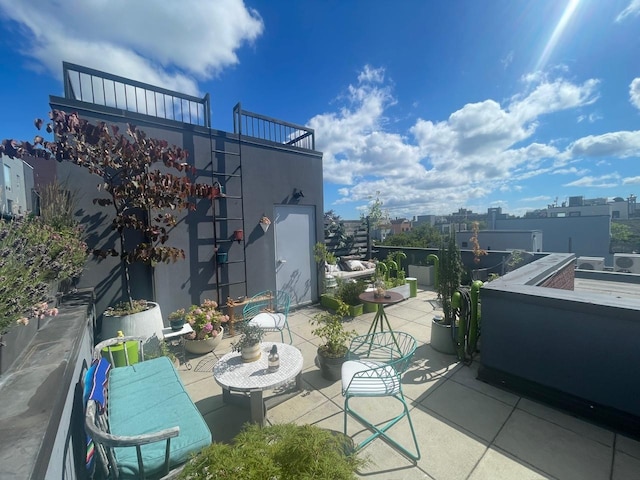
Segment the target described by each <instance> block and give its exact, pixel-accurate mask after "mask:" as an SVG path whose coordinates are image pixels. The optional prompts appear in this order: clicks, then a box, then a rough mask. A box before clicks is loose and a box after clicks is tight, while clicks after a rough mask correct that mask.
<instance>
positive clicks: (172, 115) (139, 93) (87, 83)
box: [62, 62, 211, 128]
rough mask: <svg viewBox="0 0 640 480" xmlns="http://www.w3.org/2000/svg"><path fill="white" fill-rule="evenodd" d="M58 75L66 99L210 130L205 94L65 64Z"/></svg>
mask: <svg viewBox="0 0 640 480" xmlns="http://www.w3.org/2000/svg"><path fill="white" fill-rule="evenodd" d="M62 73H63V79H64V96H65V98H67V99H71V100H80V101H82V102H89V103H93V104H95V105H103V106H106V107H114V108H119V109H122V110H128V111H131V112H136V113H141V114H143V115H150V116H153V117H157V118H164V119H167V120H175V121H178V122H182V123H189V124H192V125H200V126H203V127H207V128H211V108H210V100H209V94H208V93H207V94H206V95H205V96H204V97H203V98H198V97H194V96H191V95H185V94H183V93H178V92H174V91H172V90H167V89H165V88H161V87H156V86H153V85H149V84H147V83H142V82H137V81H135V80H130V79H128V78H124V77H119V76H117V75H112V74H109V73H106V72H101V71H99V70H94V69H92V68H87V67H83V66H80V65H75V64H72V63H68V62H63V64H62Z"/></svg>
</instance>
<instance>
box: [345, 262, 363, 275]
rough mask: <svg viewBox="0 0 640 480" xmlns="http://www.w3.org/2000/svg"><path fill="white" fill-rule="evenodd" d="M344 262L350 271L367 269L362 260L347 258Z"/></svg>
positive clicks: (346, 268)
mask: <svg viewBox="0 0 640 480" xmlns="http://www.w3.org/2000/svg"><path fill="white" fill-rule="evenodd" d="M342 264H343V265H344V267H345V270H347V271H348V272H360V271H362V270H364V269H365V267H364V265H362V263H361V262H360V260H345V261H343V262H342Z"/></svg>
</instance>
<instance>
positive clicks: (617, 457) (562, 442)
mask: <svg viewBox="0 0 640 480" xmlns="http://www.w3.org/2000/svg"><path fill="white" fill-rule="evenodd" d="M435 298H436V294H435V292H433V291H431V290H419V292H418V296H417V297H416V298H410V299H408V300H405V301H403V302H401V303H399V304H397V305H393V306H390V307H388V308H387V309H385V311H386V312H387V315H388V317H389V320H390V322H391V324H392V326H393V328H394V329H396V330H400V331H405V332H407V333H410V334H411V335H413V336H414V337H415V338H416V339H417V340H418V344H419V347H418V349H417V350H416V353H415V356H414V358H413V364H412V366H411V367H410V368H409V370H408V371H407V373H406V374H405V375H404V378H403V382H404V383H403V388H404V393H405V396H406V397H407V400H408V403H409V404H410V408H411V417H412V419H413V422H414V425H415V426H416V433H417V436H418V442H419V444H420V450H421V454H422V458H421V459H420V460H419V461H418V462H417V464H416V465H414V464H413V463H412V462H411V461H410V460H408V459H407V458H405V457H404V456H402V455H401V454H400V453H398V452H397V451H396V450H394V449H392V448H391V447H390V446H388V445H387V444H386V443H385V442H384V441H382V440H380V439H377V440H375V441H374V442H373V443H371V444H370V445H368V446H366V447H365V448H364V449H363V450H362V451H361V453H360V455H362V456H365V457H366V458H367V459H368V460H369V463H368V465H367V466H366V467H365V468H364V469H363V470H362V471H360V472H358V473H359V476H360V477H361V478H379V479H418V478H421V479H423V478H426V479H437V480H440V479H474V480H478V479H491V480H499V479H537V478H552V479H553V478H555V479H580V480H584V479H603V478H608V479H629V478H638V472H640V442H638V441H636V440H633V439H631V438H629V437H627V436H625V435H622V434H619V433H616V432H614V431H611V430H608V429H605V428H602V427H600V426H597V425H595V424H593V423H589V422H587V421H585V420H582V419H579V418H576V417H574V416H571V415H568V414H566V413H563V412H561V411H559V410H555V409H552V408H550V407H547V406H545V405H542V404H540V403H537V402H534V401H532V400H529V399H527V398H524V397H521V396H518V395H515V394H513V393H510V392H507V391H504V390H501V389H498V388H495V387H492V386H490V385H488V384H486V383H483V382H481V381H479V380H477V379H476V377H477V369H478V366H479V363H480V362H479V359H478V358H476V361H474V363H472V364H471V365H469V366H467V365H463V364H461V363H459V362H458V361H457V360H456V358H455V356H452V355H445V354H442V353H439V352H437V351H435V350H434V349H433V348H431V346H430V345H429V338H430V325H431V318H432V316H433V313H435V312H436V311H437V310H435V309H434V308H436V309H437V308H438V307H437V303H436V302H435ZM317 312H318V309H317V308H316V307H306V308H302V309H299V310H297V311H295V312H292V313H290V316H289V323H290V326H291V328H292V333H293V334H294V342H293V343H294V345H295V346H297V347H298V348H299V349H300V350H301V351H302V354H303V357H304V367H303V375H302V378H303V383H304V391H303V392H302V393H300V394H299V395H297V396H295V397H294V398H292V399H290V400H288V401H286V402H284V403H282V404H281V405H279V406H277V407H274V408H273V409H270V410H269V412H268V414H267V421H268V423H271V424H274V423H284V422H295V423H298V424H304V423H309V424H314V425H318V426H320V427H324V428H329V429H333V430H339V431H341V430H342V425H343V403H344V401H343V397H342V395H341V391H340V382H335V383H331V382H328V381H326V380H324V379H323V378H322V377H321V376H320V371H319V370H318V367H317V366H316V365H315V363H314V362H315V356H316V352H315V351H316V347H317V344H318V339H317V338H314V336H313V335H312V334H311V330H312V326H311V325H310V323H309V320H310V319H311V318H312V317H313V315H314V314H315V313H317ZM372 316H373V314H372V313H370V314H365V315H363V316H360V317H356V318H355V319H353V320H351V322H350V323H351V326H352V327H353V328H354V329H355V330H356V331H358V332H359V333H366V331H367V329H368V328H369V326H370V322H371V320H372ZM269 335H274V336H273V337H267V339H266V340H273V341H279V336H278V335H277V334H269ZM231 341H232V339H230V338H225V339H224V340H223V343H222V344H221V345H220V346H219V347H218V348H217V349H216V351H215V352H213V353H210V354H207V355H205V356H202V357H192V358H189V360H190V363H191V366H192V368H191V370H188V369H187V368H186V366H185V364H183V363H182V364H181V365H180V367H179V371H180V374H181V376H182V379H183V381H184V383H185V384H186V386H187V390H188V391H189V394H190V395H191V397H192V398H193V400H194V401H195V402H196V405H197V406H198V408H199V409H200V411H201V412H202V413H203V415H204V417H205V419H206V421H207V423H208V425H209V427H210V429H211V432H212V434H213V438H214V440H215V441H221V442H225V441H229V440H230V439H231V438H233V436H234V435H235V434H236V433H237V432H238V431H239V429H240V427H241V425H242V424H243V423H244V422H246V421H248V420H249V411H248V410H244V409H242V408H240V407H237V406H232V405H225V404H223V402H222V390H221V388H220V387H219V386H218V385H217V384H216V382H215V381H214V380H213V376H212V368H213V365H214V364H215V362H216V361H217V358H219V357H221V356H222V355H224V354H225V353H227V352H228V351H229V350H230V348H231V347H230V343H231ZM593 381H594V382H597V381H598V379H597V378H594V379H593ZM369 401H370V404H375V405H376V408H374V409H372V411H371V412H369V414H370V415H371V416H373V417H376V416H378V417H379V418H380V422H383V421H384V420H386V419H387V418H386V414H387V411H386V409H385V406H384V404H382V403H381V402H379V401H378V400H374V401H373V402H371V400H369ZM390 416H391V415H389V417H390ZM348 426H349V427H348V428H349V432H348V433H349V435H350V436H352V437H354V440H355V441H356V442H358V441H359V440H361V439H363V438H365V437H366V436H368V433H367V432H366V431H364V430H363V428H362V427H361V426H360V425H359V424H358V423H357V422H356V421H355V420H353V419H351V418H350V419H349V423H348ZM390 432H391V434H392V435H396V436H397V437H396V438H403V437H405V438H407V437H408V436H409V428H408V425H407V424H406V422H404V421H403V422H400V423H399V424H397V425H396V426H394V427H393V428H392V429H391V430H390Z"/></svg>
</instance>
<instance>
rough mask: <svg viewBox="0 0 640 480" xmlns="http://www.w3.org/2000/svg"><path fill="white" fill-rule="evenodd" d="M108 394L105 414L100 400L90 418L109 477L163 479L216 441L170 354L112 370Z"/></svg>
mask: <svg viewBox="0 0 640 480" xmlns="http://www.w3.org/2000/svg"><path fill="white" fill-rule="evenodd" d="M131 338H133V337H127V338H126V339H125V340H130V339H131ZM113 340H116V341H117V340H118V339H109V340H105V342H101V343H100V344H99V345H98V346H96V348H95V351H96V352H101V351H102V348H104V347H105V345H104V344H105V343H109V342H111V341H113ZM122 340H123V339H120V341H122ZM107 347H108V345H107ZM141 347H142V345H141ZM103 355H104V353H103ZM142 355H143V354H142ZM107 396H108V403H107V407H106V410H105V412H104V413H102V414H99V413H98V411H99V405H97V402H95V401H89V402H88V404H87V416H86V422H85V423H86V426H87V433H88V434H89V435H90V436H91V437H92V439H93V441H94V442H95V444H96V446H97V447H98V453H99V457H100V459H101V461H102V463H103V464H104V465H105V467H106V468H105V473H106V474H107V475H111V476H112V477H114V478H132V479H133V478H135V479H139V478H157V477H161V476H164V475H167V474H169V472H172V471H175V470H176V468H178V469H179V468H180V466H181V465H183V464H184V463H185V462H186V461H187V460H188V459H189V457H190V456H191V454H193V453H196V452H198V451H199V450H200V449H201V448H203V447H205V446H207V445H209V444H210V443H211V432H210V431H209V428H208V426H207V424H206V423H205V421H204V419H203V418H202V415H201V414H200V412H199V411H198V409H197V407H196V406H195V404H194V403H193V401H192V400H191V398H190V397H189V395H188V394H187V392H186V390H185V388H184V385H183V384H182V381H181V380H180V376H179V374H178V372H177V371H176V369H175V368H174V366H173V364H172V363H171V361H170V360H169V359H168V358H167V357H159V358H154V359H152V360H146V361H141V362H139V363H136V364H134V365H129V366H123V367H117V368H111V369H110V370H109V374H108V387H107Z"/></svg>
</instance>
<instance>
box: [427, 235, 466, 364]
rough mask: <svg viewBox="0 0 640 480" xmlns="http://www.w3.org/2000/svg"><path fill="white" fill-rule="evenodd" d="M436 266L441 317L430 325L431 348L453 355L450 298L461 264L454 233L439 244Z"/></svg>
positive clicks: (453, 313)
mask: <svg viewBox="0 0 640 480" xmlns="http://www.w3.org/2000/svg"><path fill="white" fill-rule="evenodd" d="M436 266H437V269H438V275H437V278H438V282H437V286H436V290H437V292H438V300H440V304H441V305H442V313H443V315H442V316H436V317H434V318H433V321H432V323H431V346H432V347H433V348H434V349H436V350H438V351H439V352H442V353H448V354H455V353H456V345H455V340H454V338H453V332H452V328H451V325H452V324H453V322H455V308H454V307H453V305H452V303H451V298H452V297H453V294H454V293H455V292H456V290H457V289H458V287H459V286H460V279H461V278H462V270H463V264H462V259H461V257H460V250H459V249H458V246H457V244H456V237H455V233H454V232H451V235H449V239H448V241H447V242H446V243H445V242H444V241H443V242H442V243H441V244H440V251H439V253H438V262H436Z"/></svg>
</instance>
